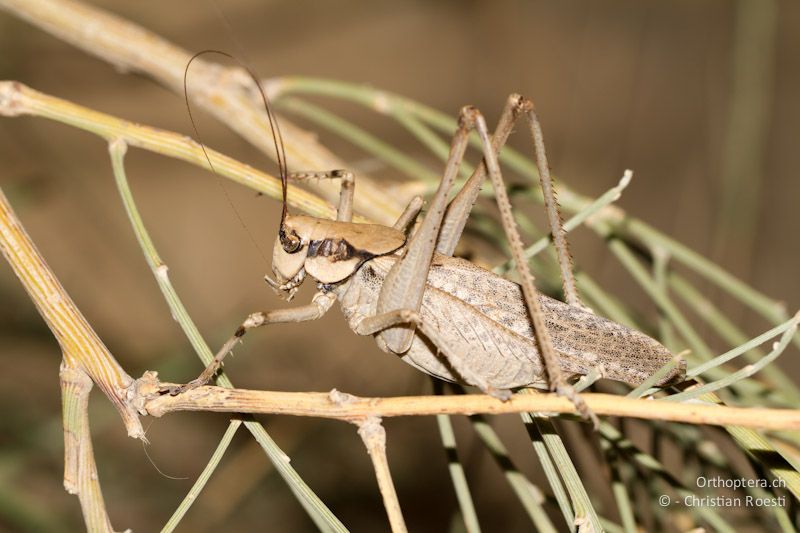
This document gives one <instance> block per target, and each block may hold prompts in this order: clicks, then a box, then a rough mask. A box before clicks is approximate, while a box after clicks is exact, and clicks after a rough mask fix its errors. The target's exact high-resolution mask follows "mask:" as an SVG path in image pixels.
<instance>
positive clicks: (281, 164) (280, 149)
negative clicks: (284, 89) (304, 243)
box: [183, 49, 289, 237]
mask: <svg viewBox="0 0 800 533" xmlns="http://www.w3.org/2000/svg"><path fill="white" fill-rule="evenodd" d="M205 54H218V55H222V56H225V57H227V58H229V59H232V60H233V61H235V62H236V63H237V64H238V65H239V66H240V67H241V68H242V69H244V70H245V71H246V72H247V74H248V75H249V76H250V79H252V80H253V83H255V85H256V87H257V88H258V92H259V94H260V95H261V101H262V102H263V103H264V109H265V110H266V112H267V119H268V121H269V129H270V132H271V133H272V142H273V143H274V145H275V157H276V159H277V162H278V173H279V175H280V177H281V187H282V189H283V210H282V211H281V229H280V233H281V237H283V234H284V231H283V227H284V222H285V221H286V215H287V189H288V182H289V167H288V164H287V162H286V148H285V146H284V144H283V135H282V134H281V128H280V125H279V124H278V120H277V118H276V117H275V114H274V113H273V112H272V106H270V103H269V98H267V94H266V93H265V92H264V88H263V87H262V86H261V82H259V81H258V77H257V76H256V75H255V74H254V73H253V71H252V70H251V69H250V68H249V67H248V66H247V65H245V64H244V63H242V62H241V61H239V60H238V59H237V58H236V57H234V56H232V55H231V54H229V53H227V52H223V51H222V50H213V49H209V50H202V51H200V52H197V53H196V54H194V55H193V56H192V57H191V58H190V59H189V61H188V62H187V63H186V68H185V69H184V71H183V96H184V100H185V102H186V110H187V111H188V112H189V120H190V121H191V122H192V129H194V133H195V135H196V136H197V139H198V141H199V140H200V132H199V131H198V130H197V124H195V121H194V116H193V115H192V106H191V105H190V104H189V91H188V87H187V77H188V74H189V67H190V66H191V64H192V62H193V61H194V60H195V59H197V58H198V57H200V56H202V55H205ZM200 148H201V149H202V150H203V155H205V157H206V161H208V166H209V167H210V168H211V171H212V172H214V173H216V170H214V165H213V164H212V163H211V158H209V157H208V152H206V147H205V145H204V144H203V143H202V142H201V143H200ZM240 220H241V219H240Z"/></svg>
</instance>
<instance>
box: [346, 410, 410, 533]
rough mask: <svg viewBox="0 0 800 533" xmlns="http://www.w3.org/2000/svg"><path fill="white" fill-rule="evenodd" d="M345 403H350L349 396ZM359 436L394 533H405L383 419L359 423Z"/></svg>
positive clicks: (374, 417)
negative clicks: (382, 423) (372, 469)
mask: <svg viewBox="0 0 800 533" xmlns="http://www.w3.org/2000/svg"><path fill="white" fill-rule="evenodd" d="M342 396H346V395H342ZM345 401H349V396H348V397H346V400H345ZM358 435H359V436H360V437H361V440H363V441H364V446H366V447H367V453H369V457H370V459H372V467H373V468H374V469H375V477H376V478H378V488H379V489H380V491H381V496H383V506H384V507H385V508H386V514H387V515H388V516H389V524H390V525H391V526H392V533H405V532H406V531H408V528H406V522H405V520H404V519H403V512H402V511H401V510H400V501H399V500H398V499H397V491H395V490H394V482H393V481H392V474H391V473H390V472H389V461H388V460H387V458H386V430H385V429H383V426H382V425H381V419H380V418H378V417H376V416H370V417H367V418H366V419H364V420H362V421H361V422H359V424H358Z"/></svg>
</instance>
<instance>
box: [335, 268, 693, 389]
mask: <svg viewBox="0 0 800 533" xmlns="http://www.w3.org/2000/svg"><path fill="white" fill-rule="evenodd" d="M397 259H398V258H397V256H396V255H390V256H383V257H377V258H375V259H372V260H371V261H368V262H366V263H364V264H363V265H362V266H361V267H360V268H359V269H358V271H357V272H356V273H355V274H354V275H353V276H351V277H350V278H349V279H348V280H347V281H346V282H344V283H342V284H340V285H337V286H336V287H334V288H333V289H332V292H333V293H334V294H335V295H336V297H337V299H338V300H339V303H340V304H341V307H342V312H343V313H344V315H345V317H346V318H347V319H348V321H350V322H351V324H352V326H355V324H356V323H357V322H359V321H360V320H361V319H362V318H363V317H370V316H375V314H376V309H377V302H378V297H379V295H380V291H381V287H382V286H383V280H384V278H385V276H386V274H387V273H388V272H389V270H390V269H391V267H392V266H393V265H394V263H395V262H396V261H397ZM539 301H540V303H541V305H542V308H543V310H544V312H545V319H546V322H547V326H548V329H549V330H550V333H551V337H552V340H553V346H554V348H555V349H556V351H557V352H558V355H559V362H560V366H561V369H562V370H563V372H564V374H565V375H566V377H574V376H578V375H584V374H586V373H587V372H588V371H589V370H591V369H593V368H601V366H602V373H603V375H604V376H605V377H607V378H609V379H613V380H616V381H623V382H625V383H629V384H631V385H638V384H639V383H641V382H642V381H644V380H645V379H646V378H647V377H649V376H650V375H652V373H653V370H654V369H657V368H659V367H661V366H662V365H664V364H666V363H668V362H669V361H670V360H671V359H672V354H671V353H670V352H669V350H667V349H666V348H665V347H664V346H662V345H661V344H660V343H658V342H657V341H655V340H654V339H652V338H650V337H648V336H647V335H645V334H643V333H641V332H639V331H636V330H632V329H630V328H627V327H625V326H623V325H620V324H617V323H616V322H613V321H611V320H608V319H605V318H603V317H600V316H597V315H595V314H592V313H591V312H588V311H586V310H585V309H583V308H580V307H576V306H571V305H568V304H565V303H563V302H560V301H558V300H554V299H553V298H549V297H547V296H544V295H539ZM419 314H420V318H421V320H422V321H423V322H426V323H427V324H428V325H429V326H430V327H432V328H435V329H436V330H438V331H442V332H446V335H447V340H448V343H449V345H450V346H451V347H455V348H456V349H458V350H459V351H460V352H461V353H460V354H443V353H441V352H440V350H439V348H437V346H436V345H435V344H434V343H433V342H431V341H430V339H427V338H426V337H425V335H424V333H421V332H417V334H416V335H415V336H414V339H413V341H412V343H411V347H410V348H409V349H408V351H406V352H404V353H399V354H396V355H399V356H400V357H401V358H402V360H403V361H405V362H406V363H408V364H410V365H412V366H414V367H416V368H418V369H419V370H421V371H423V372H425V373H426V374H430V375H432V376H435V377H437V378H441V379H444V380H447V381H454V382H464V381H465V380H464V379H463V377H461V376H459V375H457V374H456V373H455V372H454V371H453V369H452V367H451V366H450V365H448V363H447V361H448V358H447V356H448V355H449V356H455V355H458V356H461V357H462V358H463V361H464V363H465V364H467V365H469V366H470V369H471V370H472V371H473V373H474V374H476V375H479V376H481V377H482V378H483V379H484V380H485V383H486V385H488V386H489V387H491V388H493V389H500V390H502V389H512V388H517V387H522V386H533V387H537V388H547V387H548V382H547V374H546V372H545V369H544V364H543V361H542V358H541V355H540V352H539V349H538V347H537V345H536V340H535V337H534V332H533V328H532V326H531V321H530V318H529V315H528V310H527V308H526V306H525V301H524V299H523V296H522V290H521V288H520V286H519V285H518V284H516V283H514V282H512V281H509V280H507V279H505V278H502V277H500V276H497V275H496V274H493V273H491V272H489V271H487V270H484V269H482V268H480V267H478V266H476V265H474V264H473V263H471V262H469V261H465V260H463V259H459V258H455V257H448V256H443V255H440V254H435V255H434V258H433V262H432V264H431V268H430V270H429V272H428V279H427V283H426V286H425V292H424V296H423V300H422V306H421V308H420V311H419ZM353 329H354V331H355V330H356V329H357V328H356V327H353ZM376 340H377V341H378V346H379V347H380V348H381V349H382V350H383V351H385V352H387V353H394V352H393V351H392V350H391V349H390V348H389V347H388V346H387V345H386V343H384V342H382V340H381V339H380V337H379V336H376ZM682 372H683V369H682V368H678V369H675V370H674V371H673V372H671V373H670V374H669V375H668V376H666V377H665V378H664V379H663V380H661V382H660V383H659V384H662V383H667V382H669V381H672V380H674V379H675V378H676V377H679V376H680V375H681V374H682ZM468 384H470V385H477V384H475V383H468Z"/></svg>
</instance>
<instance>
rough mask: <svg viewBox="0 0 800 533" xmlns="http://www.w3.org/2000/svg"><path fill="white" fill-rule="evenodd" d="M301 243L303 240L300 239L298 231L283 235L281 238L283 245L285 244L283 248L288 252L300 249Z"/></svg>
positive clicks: (291, 252)
mask: <svg viewBox="0 0 800 533" xmlns="http://www.w3.org/2000/svg"><path fill="white" fill-rule="evenodd" d="M301 244H302V242H301V241H300V237H298V236H297V234H296V233H290V234H288V235H283V236H282V238H281V245H283V250H284V251H285V252H286V253H287V254H293V253H295V252H296V251H297V250H299V249H300V246H301Z"/></svg>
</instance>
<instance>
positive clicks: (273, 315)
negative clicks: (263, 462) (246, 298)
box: [169, 292, 336, 395]
mask: <svg viewBox="0 0 800 533" xmlns="http://www.w3.org/2000/svg"><path fill="white" fill-rule="evenodd" d="M335 301H336V296H334V295H333V294H332V293H329V292H317V293H316V294H315V295H314V298H313V299H312V300H311V303H310V304H308V305H303V306H301V307H293V308H290V309H274V310H272V311H259V312H257V313H253V314H251V315H250V316H248V317H247V319H245V321H244V322H242V325H241V326H239V327H238V328H236V331H235V332H234V334H233V336H231V338H230V339H228V340H227V342H225V344H223V345H222V348H220V349H219V351H218V352H217V354H216V355H215V356H214V359H212V360H211V362H210V363H209V364H208V366H206V368H205V370H203V372H202V373H201V374H200V375H199V376H198V377H197V378H196V379H193V380H192V381H190V382H189V383H187V384H185V385H181V386H179V387H173V388H171V389H170V390H169V392H170V394H173V395H175V394H179V393H182V392H185V391H187V390H191V389H196V388H197V387H201V386H203V385H205V384H207V383H208V382H209V381H211V378H213V377H214V374H216V373H217V371H218V370H219V369H220V367H221V366H222V360H223V359H225V356H226V355H228V354H229V353H230V351H231V350H232V349H233V347H234V346H235V345H236V343H237V342H239V340H240V339H241V338H242V337H244V335H245V333H247V332H248V331H250V330H251V329H253V328H258V327H261V326H266V325H267V324H281V323H287V322H309V321H311V320H317V319H318V318H321V317H322V316H323V315H325V313H327V312H328V311H329V310H330V308H331V307H332V306H333V303H334V302H335Z"/></svg>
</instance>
